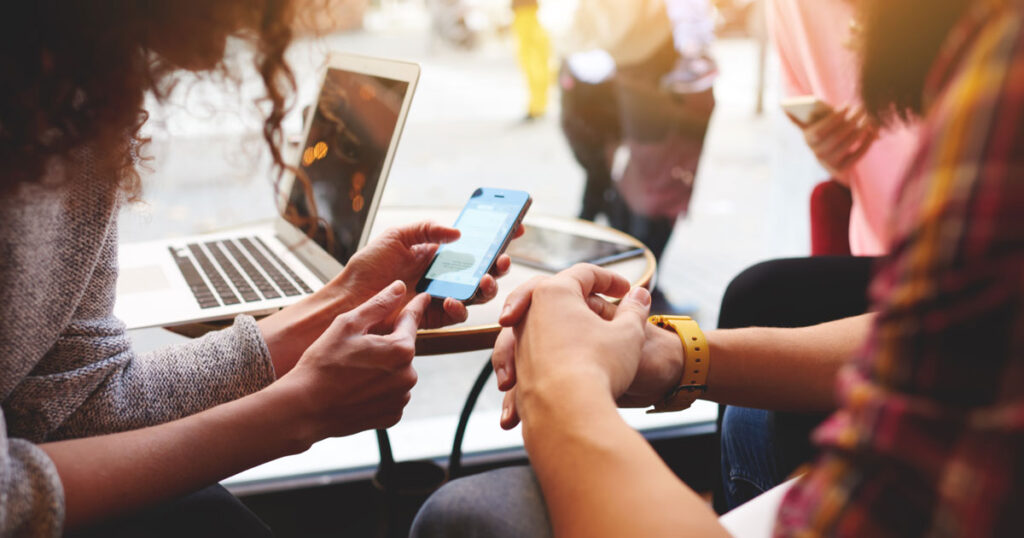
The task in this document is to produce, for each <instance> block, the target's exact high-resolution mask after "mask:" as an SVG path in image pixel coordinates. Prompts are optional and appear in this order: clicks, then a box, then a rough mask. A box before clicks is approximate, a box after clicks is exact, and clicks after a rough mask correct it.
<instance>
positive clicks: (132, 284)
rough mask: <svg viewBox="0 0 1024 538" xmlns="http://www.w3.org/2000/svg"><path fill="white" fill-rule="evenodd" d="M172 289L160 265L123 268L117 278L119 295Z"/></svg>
mask: <svg viewBox="0 0 1024 538" xmlns="http://www.w3.org/2000/svg"><path fill="white" fill-rule="evenodd" d="M170 287H171V283H170V281H168V280H167V276H166V275H164V270H163V268H161V267H160V266H159V265H143V266H141V267H128V268H122V269H121V273H120V275H118V277H117V294H118V295H128V294H131V293H141V292H153V291H162V290H166V289H169V288H170Z"/></svg>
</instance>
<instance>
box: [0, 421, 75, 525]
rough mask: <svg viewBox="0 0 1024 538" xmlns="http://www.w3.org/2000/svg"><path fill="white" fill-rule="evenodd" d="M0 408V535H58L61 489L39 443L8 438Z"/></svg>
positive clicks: (61, 510) (62, 508) (48, 459)
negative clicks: (34, 443) (37, 444)
mask: <svg viewBox="0 0 1024 538" xmlns="http://www.w3.org/2000/svg"><path fill="white" fill-rule="evenodd" d="M6 426H7V425H6V423H5V421H4V415H3V412H2V411H0V536H60V534H61V530H62V526H63V521H64V491H63V488H62V486H61V482H60V477H59V476H57V469H55V468H54V466H53V462H52V461H50V458H48V457H47V456H46V454H45V453H44V452H43V451H42V450H40V449H39V447H37V446H35V445H33V444H31V443H29V442H26V441H24V440H21V439H8V438H7V427H6Z"/></svg>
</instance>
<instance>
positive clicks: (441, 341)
mask: <svg viewBox="0 0 1024 538" xmlns="http://www.w3.org/2000/svg"><path fill="white" fill-rule="evenodd" d="M458 216H459V209H454V208H427V207H381V208H380V210H379V211H378V212H377V217H376V218H375V219H374V225H373V228H372V229H371V231H370V237H371V238H370V241H373V238H375V237H376V236H377V235H380V234H381V233H382V232H383V231H384V230H386V229H388V228H391V227H393V226H401V225H403V224H412V223H415V222H419V221H422V220H433V221H434V222H438V223H442V224H448V225H451V224H452V223H454V222H455V219H456V218H457V217H458ZM525 223H526V225H527V226H529V225H535V226H543V227H545V228H553V229H556V230H560V231H564V232H569V233H574V234H577V235H584V236H589V237H594V238H597V239H606V240H609V241H617V242H620V243H629V244H633V245H637V246H640V247H644V245H643V244H642V243H641V242H640V241H638V240H637V239H635V238H633V237H632V236H630V235H628V234H625V233H623V232H620V231H618V230H615V229H612V228H609V227H607V226H601V225H599V224H594V223H593V222H590V221H585V220H579V219H570V218H565V217H553V216H545V215H529V214H528V215H527V217H526V219H525ZM604 267H606V268H608V269H611V270H612V271H616V272H618V273H619V274H621V275H622V276H624V277H626V278H627V279H629V281H630V282H632V283H633V285H634V286H644V287H647V288H650V286H651V284H652V281H653V280H654V275H655V269H656V268H657V264H656V262H655V261H654V254H652V253H651V251H650V250H649V249H648V248H647V247H644V254H643V256H636V257H633V258H629V259H626V260H621V261H617V262H613V263H609V264H606V265H605V266H604ZM550 274H552V273H550V272H547V271H543V270H541V269H535V268H532V267H527V266H524V265H519V264H516V263H513V264H512V268H511V269H510V270H509V272H508V274H506V275H505V276H503V277H501V278H500V279H498V295H497V296H496V297H495V298H494V299H491V300H490V301H489V302H487V303H484V304H476V305H470V307H469V318H468V319H467V320H466V321H464V322H462V323H459V324H457V325H450V326H448V327H444V328H441V329H425V330H420V331H419V333H418V336H417V338H416V354H417V355H441V354H445V353H461V352H464V351H478V350H481V349H491V348H493V347H494V341H495V339H497V338H498V332H499V331H500V330H501V326H500V325H498V315H499V314H500V313H501V307H502V306H503V305H504V304H505V298H506V297H507V296H508V294H509V292H511V291H512V290H514V289H516V288H517V287H518V286H519V285H520V284H523V283H525V282H526V281H528V280H530V279H531V278H533V277H534V276H537V275H550ZM231 323H232V320H230V319H229V320H223V321H213V322H201V323H190V324H187V325H177V326H174V327H166V329H167V330H169V331H172V332H175V333H178V334H181V335H183V336H188V337H190V338H196V337H199V336H202V335H203V334H206V333H207V332H209V331H213V330H218V329H223V328H224V327H227V326H229V325H231Z"/></svg>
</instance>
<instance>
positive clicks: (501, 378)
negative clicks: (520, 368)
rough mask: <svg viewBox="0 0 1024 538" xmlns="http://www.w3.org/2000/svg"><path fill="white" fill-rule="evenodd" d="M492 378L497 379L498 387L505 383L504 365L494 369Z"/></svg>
mask: <svg viewBox="0 0 1024 538" xmlns="http://www.w3.org/2000/svg"><path fill="white" fill-rule="evenodd" d="M494 377H496V378H498V384H499V385H501V384H504V383H505V366H504V365H502V366H499V367H497V368H495V369H494Z"/></svg>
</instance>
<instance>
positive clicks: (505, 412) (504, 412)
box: [501, 407, 512, 421]
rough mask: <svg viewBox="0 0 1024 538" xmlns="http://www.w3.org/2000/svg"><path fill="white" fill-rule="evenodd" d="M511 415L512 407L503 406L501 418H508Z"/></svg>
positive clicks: (503, 419)
mask: <svg viewBox="0 0 1024 538" xmlns="http://www.w3.org/2000/svg"><path fill="white" fill-rule="evenodd" d="M510 416H512V409H511V408H508V407H503V408H502V409H501V420H502V421H505V420H508V417H510Z"/></svg>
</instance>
